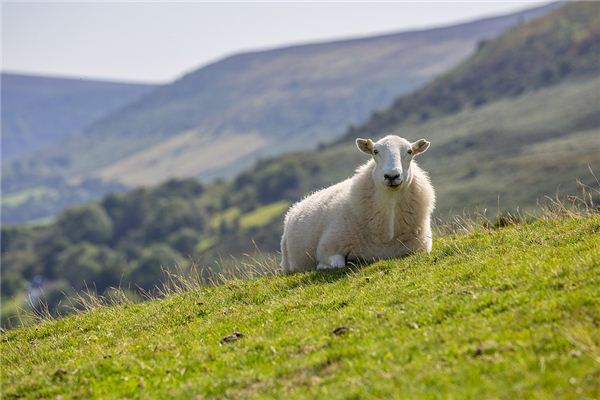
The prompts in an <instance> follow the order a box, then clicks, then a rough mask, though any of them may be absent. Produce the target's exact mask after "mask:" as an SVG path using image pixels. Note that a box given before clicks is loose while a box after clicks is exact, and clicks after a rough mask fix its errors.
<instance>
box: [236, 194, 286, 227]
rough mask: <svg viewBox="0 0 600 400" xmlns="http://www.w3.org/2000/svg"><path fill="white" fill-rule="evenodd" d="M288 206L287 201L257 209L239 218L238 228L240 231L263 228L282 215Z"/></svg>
mask: <svg viewBox="0 0 600 400" xmlns="http://www.w3.org/2000/svg"><path fill="white" fill-rule="evenodd" d="M289 206H290V203H289V202H288V201H285V200H282V201H277V202H275V203H271V204H268V205H266V206H263V207H259V208H257V209H256V210H254V211H252V212H250V213H248V214H244V215H243V216H242V217H241V218H240V227H241V228H242V229H249V228H254V227H258V226H264V225H266V224H268V223H269V222H271V221H273V220H274V219H275V218H277V217H279V216H280V215H281V214H283V213H284V212H285V211H286V210H287V209H288V207H289Z"/></svg>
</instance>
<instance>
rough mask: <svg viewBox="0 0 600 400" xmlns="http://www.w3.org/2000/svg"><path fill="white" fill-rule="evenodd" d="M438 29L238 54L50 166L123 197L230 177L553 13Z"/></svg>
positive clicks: (44, 164)
mask: <svg viewBox="0 0 600 400" xmlns="http://www.w3.org/2000/svg"><path fill="white" fill-rule="evenodd" d="M556 7H557V5H556V4H551V5H548V6H544V7H539V8H536V9H532V10H528V11H524V12H519V13H515V14H512V15H508V16H502V17H496V18H488V19H484V20H479V21H475V22H470V23H465V24H461V25H456V26H450V27H445V28H436V29H430V30H424V31H415V32H404V33H398V34H390V35H385V36H378V37H371V38H362V39H353V40H344V41H337V42H331V43H319V44H308V45H300V46H292V47H286V48H278V49H273V50H266V51H258V52H251V53H244V54H237V55H234V56H231V57H228V58H225V59H223V60H221V61H218V62H216V63H214V64H211V65H208V66H205V67H203V68H200V69H198V70H196V71H193V72H191V73H189V74H187V75H185V76H184V77H182V78H181V79H179V80H177V81H175V82H173V83H171V84H169V85H165V86H163V87H161V88H159V89H158V90H156V91H153V92H152V93H150V94H148V95H146V96H144V97H142V98H141V99H140V100H138V101H136V102H133V103H131V104H129V105H127V106H126V107H124V108H122V109H120V110H119V111H117V112H115V113H113V114H111V115H109V116H107V117H105V118H103V119H101V120H100V121H97V122H96V123H94V124H92V125H91V126H89V127H88V128H87V129H86V130H85V132H84V133H83V134H82V135H78V136H77V137H74V138H73V139H72V140H69V141H67V142H65V143H64V145H62V146H61V147H60V148H59V149H56V151H55V152H54V153H51V154H49V155H48V157H42V158H39V159H37V160H36V161H35V163H34V164H37V165H38V166H39V167H40V168H42V169H43V168H53V167H56V165H55V164H53V163H52V160H54V159H59V160H63V165H62V166H61V167H60V168H57V169H58V170H62V171H64V173H65V174H66V176H68V177H70V178H79V179H82V178H85V177H99V178H102V179H104V180H117V181H119V182H121V183H125V184H127V185H130V186H135V185H147V184H156V183H158V182H160V181H162V180H165V179H167V178H169V177H173V176H188V177H189V176H191V177H198V178H201V179H203V180H208V179H211V178H214V177H231V176H234V175H235V174H236V173H237V172H239V171H241V170H242V169H243V168H245V167H248V166H251V165H252V163H253V162H254V161H255V160H256V159H257V158H259V157H265V156H269V155H274V154H279V153H283V152H287V151H291V150H298V149H299V148H315V147H316V145H317V144H318V143H319V142H329V141H331V140H333V139H335V138H337V137H339V136H340V135H341V134H342V133H343V131H344V130H345V129H346V128H347V127H348V126H349V125H350V124H356V123H359V122H361V121H363V120H364V119H365V118H366V117H367V116H368V115H369V113H370V112H371V111H372V110H373V109H377V108H381V107H384V106H386V105H388V104H389V103H390V102H391V101H392V100H393V99H394V98H396V97H398V96H399V95H401V94H404V93H407V92H410V91H411V90H413V89H415V88H416V87H418V86H419V85H422V84H423V83H425V82H427V81H428V80H430V79H431V78H433V77H434V76H436V75H438V74H440V73H441V72H443V71H445V70H447V69H448V68H450V67H451V66H454V65H456V64H457V63H458V62H459V61H461V60H463V59H464V58H465V57H466V56H468V55H469V54H471V53H472V52H473V50H474V49H475V47H476V45H477V43H478V42H480V41H482V40H485V39H489V38H492V37H494V36H495V35H497V34H499V33H501V32H503V31H505V30H506V29H508V28H510V27H512V26H514V25H516V24H518V23H523V22H524V21H527V20H530V19H531V18H534V17H536V16H539V15H541V14H544V13H546V12H548V11H549V10H551V9H553V8H556Z"/></svg>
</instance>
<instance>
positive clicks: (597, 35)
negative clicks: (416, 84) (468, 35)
mask: <svg viewBox="0 0 600 400" xmlns="http://www.w3.org/2000/svg"><path fill="white" fill-rule="evenodd" d="M599 55H600V3H598V2H572V3H570V4H567V5H566V6H564V7H561V8H559V9H558V10H555V11H553V12H550V13H548V14H547V15H544V16H542V17H540V18H537V19H535V20H534V21H531V22H530V23H527V24H524V25H521V26H518V27H516V28H513V29H511V30H509V31H508V32H507V33H505V34H503V35H501V36H500V37H498V38H497V39H495V40H491V41H487V42H483V43H480V46H479V48H478V51H477V52H476V53H475V54H474V55H473V56H472V57H470V58H469V59H468V60H467V61H466V62H464V63H462V64H461V65H460V66H458V67H457V68H454V69H453V70H451V71H449V72H448V73H446V74H444V75H442V76H441V77H439V78H437V79H436V80H434V81H433V82H431V83H430V84H428V85H426V86H425V87H423V88H421V89H419V90H417V91H416V92H414V93H412V94H410V95H409V96H405V97H401V98H398V99H397V100H396V101H395V102H394V104H393V105H392V106H391V107H389V108H387V109H385V110H382V111H381V112H377V113H375V114H373V115H372V117H371V119H370V120H369V121H368V122H367V123H366V124H364V125H362V126H361V127H359V128H358V129H354V130H352V131H350V132H348V135H347V136H348V137H352V136H354V135H356V134H370V133H372V132H382V131H386V130H390V129H391V128H393V127H397V126H399V125H401V124H407V123H420V122H423V121H427V120H429V119H431V118H435V117H437V116H439V115H447V114H452V113H456V112H457V111H460V110H461V109H465V108H468V107H479V106H481V105H483V104H486V103H489V102H491V101H495V100H498V99H502V98H506V97H515V96H519V95H521V94H523V93H525V92H527V91H531V90H535V89H539V88H542V87H547V86H551V85H553V84H556V83H558V82H561V81H563V80H564V79H566V78H573V77H578V76H598V74H599V73H600V61H599Z"/></svg>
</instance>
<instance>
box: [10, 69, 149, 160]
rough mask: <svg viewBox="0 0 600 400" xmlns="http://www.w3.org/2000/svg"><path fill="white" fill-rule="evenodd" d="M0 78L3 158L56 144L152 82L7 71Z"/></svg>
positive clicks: (146, 87) (25, 153)
mask: <svg viewBox="0 0 600 400" xmlns="http://www.w3.org/2000/svg"><path fill="white" fill-rule="evenodd" d="M0 79H1V93H2V159H3V161H6V160H13V159H17V158H20V157H24V156H27V155H30V154H31V153H33V152H35V151H36V150H40V149H43V148H45V147H47V146H49V145H56V144H57V143H59V142H61V141H62V140H64V139H66V138H68V137H71V136H72V135H74V134H75V133H77V132H79V131H81V130H82V129H83V128H85V127H86V126H88V125H90V124H91V123H93V122H94V121H95V120H97V119H99V118H101V117H104V116H106V115H107V114H110V113H112V112H114V111H115V110H117V109H119V108H121V107H123V106H124V105H125V104H127V103H130V102H132V101H134V100H136V99H138V98H139V97H140V96H142V95H143V94H147V93H148V92H150V91H151V90H152V89H153V88H155V87H156V86H153V85H142V84H130V83H116V82H108V81H96V80H88V79H68V78H51V77H46V76H36V75H21V74H12V73H3V74H1V76H0Z"/></svg>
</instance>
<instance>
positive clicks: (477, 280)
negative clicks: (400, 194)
mask: <svg viewBox="0 0 600 400" xmlns="http://www.w3.org/2000/svg"><path fill="white" fill-rule="evenodd" d="M515 223H516V225H511V224H508V226H507V227H504V228H500V229H495V228H491V227H490V228H487V229H486V228H481V227H480V228H474V227H471V228H470V229H471V233H469V234H463V235H461V234H455V235H449V236H444V237H440V238H438V239H436V240H435V242H434V249H433V251H432V253H431V254H419V255H415V256H412V257H408V258H404V259H397V260H389V261H381V262H378V263H375V264H372V265H368V266H362V267H353V268H351V269H344V270H335V271H327V272H322V271H314V272H308V273H303V274H295V275H288V276H280V275H277V276H270V277H263V278H258V279H250V280H237V279H233V280H231V279H230V280H226V283H224V284H221V285H219V286H212V287H211V286H197V285H195V284H193V280H192V281H189V280H188V281H187V282H188V283H187V284H183V283H181V282H180V283H177V282H176V283H175V284H174V285H173V286H172V287H174V288H175V289H174V290H173V291H172V294H171V295H170V296H168V297H166V298H164V299H162V300H154V301H150V302H146V303H141V304H133V303H131V302H130V301H128V300H122V301H118V300H117V301H113V302H112V304H116V305H102V303H97V304H95V303H94V301H90V302H89V307H88V308H89V309H90V311H88V312H84V313H81V314H76V315H73V316H69V317H65V318H62V319H58V320H50V321H45V322H42V323H40V324H38V325H35V326H32V327H28V328H20V329H16V330H13V331H8V332H5V333H3V334H2V337H1V341H0V350H1V357H2V388H3V397H4V398H15V397H18V396H22V397H25V398H53V397H55V396H57V395H61V396H63V397H64V398H71V397H79V398H89V397H96V398H131V397H133V398H144V397H151V398H173V397H180V398H193V397H194V396H200V398H205V397H209V398H223V397H230V398H248V397H250V398H255V397H267V398H269V397H281V396H286V397H289V398H307V397H309V398H314V397H317V398H368V397H378V398H390V397H396V398H398V397H399V398H423V397H425V398H448V397H452V398H532V397H533V398H574V399H575V398H578V399H579V398H598V396H600V383H599V382H600V341H599V340H598V338H600V328H599V324H598V321H600V295H599V292H598V288H599V287H600V216H598V215H595V216H593V215H592V216H590V217H580V216H577V215H572V216H565V217H561V218H551V219H548V220H538V221H529V222H526V221H515ZM183 282H186V281H185V279H183ZM342 327H343V328H347V329H341V330H340V329H338V330H336V328H342ZM334 331H335V332H338V333H339V334H335V333H334ZM234 332H239V333H241V334H242V335H243V336H242V337H239V338H238V339H237V340H236V341H233V342H230V343H222V342H221V340H222V339H223V338H224V337H226V336H228V335H231V334H232V333H234Z"/></svg>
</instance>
